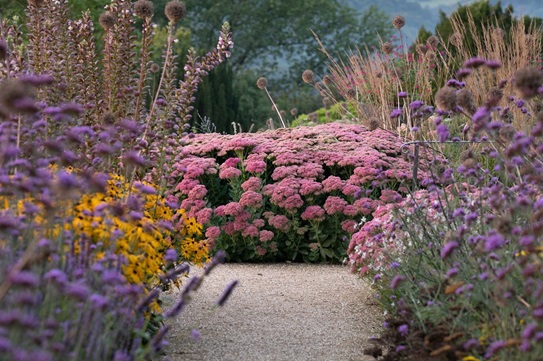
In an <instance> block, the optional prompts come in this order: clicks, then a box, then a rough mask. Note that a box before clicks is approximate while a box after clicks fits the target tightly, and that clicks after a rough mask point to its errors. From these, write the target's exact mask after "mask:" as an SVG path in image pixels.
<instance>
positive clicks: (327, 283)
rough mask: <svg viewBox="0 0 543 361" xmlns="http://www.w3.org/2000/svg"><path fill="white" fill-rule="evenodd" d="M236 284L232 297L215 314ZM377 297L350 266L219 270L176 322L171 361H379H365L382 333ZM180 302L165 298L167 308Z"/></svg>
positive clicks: (229, 266)
mask: <svg viewBox="0 0 543 361" xmlns="http://www.w3.org/2000/svg"><path fill="white" fill-rule="evenodd" d="M192 272H198V270H193V271H192ZM200 272H201V271H200ZM234 279H237V280H238V281H239V284H238V286H237V287H236V288H235V289H234V292H233V294H232V295H231V297H230V298H229V299H228V301H227V302H226V304H225V305H224V306H223V307H217V306H215V305H216V301H217V299H218V298H219V297H220V295H221V294H222V292H223V290H224V288H225V286H226V285H227V284H228V283H229V282H230V281H232V280H234ZM371 294H372V293H371V290H370V289H369V287H368V285H367V284H365V283H364V282H363V281H362V280H360V279H358V278H357V277H356V276H354V275H352V274H350V273H349V272H348V270H347V269H346V268H345V267H343V266H331V265H307V264H289V263H286V264H264V265H262V264H224V265H220V266H218V267H217V268H215V269H214V270H213V272H212V273H211V274H210V276H209V277H207V278H206V279H205V281H204V283H203V284H202V286H201V287H200V289H199V290H198V291H197V292H196V293H195V294H194V295H193V298H192V300H191V301H190V304H189V305H187V307H186V308H185V310H184V311H183V312H181V314H180V315H179V316H178V317H177V318H176V319H174V320H172V321H170V324H171V326H172V329H171V331H170V333H169V337H168V341H169V343H170V345H169V348H168V349H167V355H166V357H165V360H170V361H181V360H183V361H195V360H205V361H208V360H209V361H212V360H221V361H243V360H263V361H264V360H266V361H267V360H270V361H271V360H278V361H279V360H280V361H284V360H294V361H298V360H313V361H316V360H330V361H334V360H341V361H349V360H350V361H365V360H375V359H374V358H373V357H370V356H365V355H363V354H362V349H363V348H364V347H365V346H367V345H368V338H370V337H372V336H378V335H379V331H380V327H381V326H380V325H382V320H381V318H380V316H379V315H380V314H381V312H380V310H379V308H378V307H377V306H376V304H375V302H374V301H372V296H371ZM177 296H178V293H177V292H172V293H170V294H167V295H166V296H164V297H163V300H164V302H165V306H166V307H168V306H170V305H172V304H173V303H174V302H175V301H176V299H177ZM193 329H197V330H198V332H199V333H200V339H199V340H197V339H195V338H194V337H192V336H191V331H192V330H193Z"/></svg>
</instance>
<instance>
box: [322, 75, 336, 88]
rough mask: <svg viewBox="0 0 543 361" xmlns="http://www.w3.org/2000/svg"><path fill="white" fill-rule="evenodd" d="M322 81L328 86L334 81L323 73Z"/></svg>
mask: <svg viewBox="0 0 543 361" xmlns="http://www.w3.org/2000/svg"><path fill="white" fill-rule="evenodd" d="M322 82H323V83H324V85H326V86H330V85H332V84H333V83H334V81H333V80H332V77H331V76H330V75H325V76H324V78H322Z"/></svg>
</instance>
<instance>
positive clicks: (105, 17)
mask: <svg viewBox="0 0 543 361" xmlns="http://www.w3.org/2000/svg"><path fill="white" fill-rule="evenodd" d="M98 22H99V23H100V25H102V27H103V28H104V29H106V30H109V29H111V28H112V27H113V26H114V25H115V16H114V15H113V14H112V13H111V12H110V11H106V12H103V13H102V14H100V17H99V18H98Z"/></svg>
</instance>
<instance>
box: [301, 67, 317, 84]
mask: <svg viewBox="0 0 543 361" xmlns="http://www.w3.org/2000/svg"><path fill="white" fill-rule="evenodd" d="M313 79H315V74H313V72H312V71H311V70H309V69H307V70H304V72H303V73H302V80H303V81H304V83H307V84H310V83H313Z"/></svg>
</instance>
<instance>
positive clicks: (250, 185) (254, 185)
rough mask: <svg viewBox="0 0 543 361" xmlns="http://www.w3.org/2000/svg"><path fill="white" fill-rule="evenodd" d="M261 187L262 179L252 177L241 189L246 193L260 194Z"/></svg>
mask: <svg viewBox="0 0 543 361" xmlns="http://www.w3.org/2000/svg"><path fill="white" fill-rule="evenodd" d="M261 185H262V183H261V181H260V178H258V177H251V178H249V179H247V180H246V181H245V182H243V183H242V184H241V189H243V190H244V191H255V192H258V191H259V190H260V186H261Z"/></svg>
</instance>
